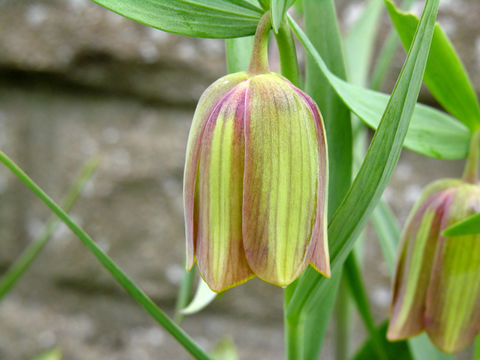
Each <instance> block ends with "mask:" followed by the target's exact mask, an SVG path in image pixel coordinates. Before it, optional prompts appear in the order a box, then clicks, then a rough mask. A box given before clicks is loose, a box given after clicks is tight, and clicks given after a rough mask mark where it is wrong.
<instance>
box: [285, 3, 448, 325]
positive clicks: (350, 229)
mask: <svg viewBox="0 0 480 360" xmlns="http://www.w3.org/2000/svg"><path fill="white" fill-rule="evenodd" d="M438 5H439V0H427V2H426V5H425V9H424V12H423V15H422V19H421V21H420V24H419V27H418V29H417V33H416V35H415V40H414V42H413V45H412V47H411V48H410V51H409V53H408V55H407V59H406V61H405V64H404V66H403V68H402V71H401V73H400V76H399V79H398V81H397V84H396V86H395V88H394V90H393V93H392V96H391V98H390V101H389V103H388V106H387V108H386V110H385V113H384V115H383V117H382V121H381V123H380V125H379V127H378V130H377V131H376V133H375V135H374V137H373V140H372V142H371V144H370V147H369V150H368V152H367V155H366V156H365V160H364V162H363V164H362V167H361V169H360V171H359V173H358V175H357V177H356V179H355V181H354V183H353V185H352V186H351V188H350V190H349V192H348V194H347V196H346V197H345V199H344V200H343V202H342V204H341V205H340V207H339V208H338V210H337V211H336V213H335V215H334V216H333V218H332V220H331V221H330V224H329V229H328V230H329V240H330V242H329V243H330V249H331V264H332V269H333V271H338V269H339V268H340V267H341V265H342V264H343V262H344V261H345V258H346V256H347V255H348V253H349V252H350V250H351V248H352V247H353V244H354V242H355V239H356V237H357V235H358V234H359V232H360V231H361V230H362V228H363V225H364V224H365V222H366V220H367V219H368V217H369V215H370V214H371V212H372V211H373V209H374V208H375V205H376V204H377V202H378V200H379V199H380V196H381V194H382V192H383V191H384V189H385V188H386V186H387V184H388V182H389V180H390V178H391V175H392V173H393V170H394V168H395V166H396V164H397V162H398V158H399V156H400V152H401V149H402V146H403V142H404V140H405V136H406V132H407V129H408V125H409V122H410V119H411V117H412V114H413V110H414V107H415V104H416V100H417V97H418V94H419V91H420V86H421V83H422V78H423V73H424V70H425V65H426V60H427V57H428V52H429V48H430V44H431V40H432V36H433V29H434V25H435V18H436V14H437V11H438ZM289 23H290V25H291V26H292V28H293V30H294V32H295V34H296V35H297V37H298V38H299V40H300V41H301V43H302V44H303V45H304V47H305V48H306V50H307V52H308V53H309V54H310V55H311V56H312V57H314V59H315V61H316V63H317V65H318V66H319V67H320V68H323V69H324V70H325V71H324V73H326V72H328V68H327V67H326V65H325V63H324V62H323V60H322V59H321V57H320V55H319V54H318V53H317V52H316V50H315V48H314V47H313V45H312V44H311V42H310V41H309V39H308V38H307V37H306V36H305V34H304V33H303V31H302V30H301V28H300V27H299V26H298V25H297V24H296V22H295V21H294V20H293V19H292V18H291V17H289ZM325 282H326V281H325V280H324V279H323V278H322V277H321V276H319V275H318V274H316V273H315V271H313V270H309V271H307V272H306V273H305V274H304V276H303V278H302V280H301V282H300V283H299V285H298V286H297V289H296V291H295V294H294V295H293V298H292V300H291V301H290V304H289V309H288V314H289V316H296V315H297V314H299V313H300V311H302V309H304V308H306V309H308V308H311V307H312V306H314V305H315V304H316V303H317V304H318V302H319V301H320V300H321V299H322V296H324V295H325V293H324V289H325V287H324V286H325Z"/></svg>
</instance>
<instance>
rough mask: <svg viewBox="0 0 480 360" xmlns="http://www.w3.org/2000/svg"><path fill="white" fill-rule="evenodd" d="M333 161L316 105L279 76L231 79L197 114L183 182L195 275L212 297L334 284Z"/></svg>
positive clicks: (213, 89)
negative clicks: (322, 278)
mask: <svg viewBox="0 0 480 360" xmlns="http://www.w3.org/2000/svg"><path fill="white" fill-rule="evenodd" d="M326 189H327V157H326V143H325V134H324V129H323V124H322V118H321V116H320V112H319V110H318V108H317V106H316V104H315V103H314V101H313V100H312V99H311V98H310V97H308V96H307V95H306V94H304V93H303V92H302V91H300V90H299V89H297V88H296V87H295V86H293V85H292V84H291V83H290V82H289V81H288V80H286V79H285V78H284V77H282V76H281V75H278V74H275V73H263V74H250V73H246V72H242V73H236V74H232V75H227V76H225V77H223V78H221V79H219V80H217V81H216V82H215V83H214V84H212V85H211V86H210V87H209V88H208V89H207V90H206V91H205V93H204V94H203V96H202V97H201V99H200V102H199V104H198V107H197V110H196V112H195V115H194V119H193V124H192V128H191V131H190V136H189V140H188V146H187V158H186V165H185V177H184V202H185V222H186V232H187V268H191V267H192V266H193V264H194V261H195V259H196V261H197V263H198V269H199V271H200V275H201V276H202V278H203V279H204V280H205V281H206V283H207V284H208V285H209V286H210V288H211V289H212V290H214V291H222V290H225V289H228V288H230V287H232V286H235V285H238V284H241V283H243V282H245V281H247V280H248V279H250V278H252V277H253V276H258V277H259V278H261V279H263V280H265V281H267V282H269V283H272V284H275V285H279V286H286V285H288V284H290V283H291V282H292V281H294V280H295V279H296V278H297V277H298V276H299V275H300V274H301V273H302V272H303V271H304V270H305V268H306V267H307V266H308V264H309V263H311V264H312V265H313V266H314V267H315V268H316V269H317V270H318V271H320V272H321V273H323V274H325V275H327V276H329V274H330V267H329V256H328V246H327V237H326V224H325V220H326V219H325V216H326Z"/></svg>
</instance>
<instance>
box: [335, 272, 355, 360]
mask: <svg viewBox="0 0 480 360" xmlns="http://www.w3.org/2000/svg"><path fill="white" fill-rule="evenodd" d="M349 296H350V294H349V292H348V288H347V283H346V279H345V273H343V274H342V278H341V280H340V285H339V288H338V291H337V300H336V303H335V308H334V319H335V339H334V342H335V360H346V359H348V348H349V343H350V330H351V324H350V301H349Z"/></svg>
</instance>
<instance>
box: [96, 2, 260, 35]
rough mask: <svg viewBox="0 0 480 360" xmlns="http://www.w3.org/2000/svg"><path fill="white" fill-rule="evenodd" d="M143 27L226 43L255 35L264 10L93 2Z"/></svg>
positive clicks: (235, 5) (213, 4)
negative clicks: (230, 39) (235, 38)
mask: <svg viewBox="0 0 480 360" xmlns="http://www.w3.org/2000/svg"><path fill="white" fill-rule="evenodd" d="M93 1H94V2H96V3H97V4H99V5H101V6H103V7H106V8H107V9H110V10H112V11H114V12H116V13H117V14H120V15H122V16H125V17H127V18H129V19H132V20H134V21H137V22H139V23H141V24H145V25H148V26H152V27H154V28H157V29H160V30H163V31H167V32H171V33H174V34H180V35H185V36H194V37H203V38H217V39H226V38H233V37H241V36H247V35H252V34H254V33H255V29H256V28H257V24H258V21H259V20H260V17H261V16H262V10H261V9H260V8H258V6H256V5H254V4H253V2H251V1H246V0H231V1H224V0H142V1H139V0H93Z"/></svg>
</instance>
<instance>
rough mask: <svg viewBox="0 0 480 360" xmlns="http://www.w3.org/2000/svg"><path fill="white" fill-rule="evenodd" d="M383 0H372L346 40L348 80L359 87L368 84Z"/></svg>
mask: <svg viewBox="0 0 480 360" xmlns="http://www.w3.org/2000/svg"><path fill="white" fill-rule="evenodd" d="M382 9H383V0H370V1H369V2H368V4H367V6H366V7H365V9H364V10H363V13H362V15H361V16H360V18H359V19H358V20H357V21H356V22H355V23H354V24H353V26H352V28H351V29H350V31H349V32H348V35H347V37H346V38H345V55H346V56H345V59H346V62H347V68H348V79H349V80H350V82H352V83H354V84H357V85H365V84H366V83H367V78H368V71H369V70H370V62H371V60H372V55H373V48H374V45H375V38H376V34H377V29H378V27H379V25H380V15H381V12H382Z"/></svg>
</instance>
